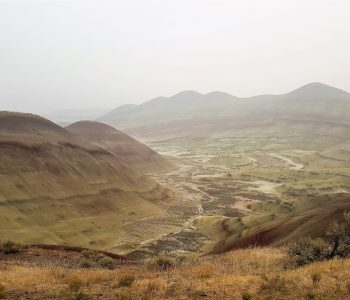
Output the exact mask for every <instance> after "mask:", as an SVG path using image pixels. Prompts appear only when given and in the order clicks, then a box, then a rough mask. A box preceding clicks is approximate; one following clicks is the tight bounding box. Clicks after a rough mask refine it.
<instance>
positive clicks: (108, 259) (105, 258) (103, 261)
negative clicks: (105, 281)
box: [97, 256, 115, 269]
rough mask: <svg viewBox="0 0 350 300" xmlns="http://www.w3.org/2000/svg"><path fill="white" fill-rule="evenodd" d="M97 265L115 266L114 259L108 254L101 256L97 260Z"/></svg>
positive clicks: (111, 267) (110, 267) (109, 267)
mask: <svg viewBox="0 0 350 300" xmlns="http://www.w3.org/2000/svg"><path fill="white" fill-rule="evenodd" d="M97 263H98V265H99V266H101V267H103V268H108V269H113V268H114V267H115V264H114V259H113V258H111V257H109V256H103V257H101V258H100V259H99V260H98V261H97Z"/></svg>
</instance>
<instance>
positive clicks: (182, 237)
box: [113, 136, 350, 257]
mask: <svg viewBox="0 0 350 300" xmlns="http://www.w3.org/2000/svg"><path fill="white" fill-rule="evenodd" d="M343 142H344V141H341V140H338V139H336V138H330V137H319V136H317V137H304V136H296V137H284V138H282V137H279V138H274V137H265V138H263V137H259V138H257V137H251V138H248V137H242V138H223V139H208V140H192V141H191V140H189V141H184V142H181V141H176V142H172V143H171V142H169V143H156V144H154V145H153V147H154V148H155V149H156V150H157V151H159V152H160V153H162V154H164V155H168V157H169V158H170V159H172V160H173V162H174V163H175V164H176V165H177V166H178V168H177V169H175V170H172V171H170V172H166V173H162V174H153V175H152V176H153V178H155V179H156V180H157V181H158V182H160V183H161V184H162V185H164V186H166V187H167V188H169V189H171V190H172V191H173V193H174V195H175V196H176V197H175V198H176V200H174V201H172V202H170V203H167V204H166V207H165V209H164V212H163V213H162V214H158V215H156V216H154V217H150V218H147V219H146V220H140V221H137V222H135V223H133V224H128V226H127V233H126V234H125V236H123V238H122V239H121V240H120V242H119V244H118V245H116V247H115V248H114V249H113V250H114V251H116V252H118V253H122V254H128V255H129V256H130V257H145V256H149V255H154V254H155V255H158V254H161V253H165V254H167V255H172V256H178V255H187V256H198V255H201V254H204V253H209V252H215V253H218V252H221V251H226V250H229V249H235V248H239V247H242V246H243V247H246V246H249V245H252V244H254V245H256V244H258V245H267V244H271V243H272V244H273V245H283V244H284V243H285V242H286V241H289V240H291V239H293V238H294V239H297V238H299V237H301V236H303V235H309V234H310V228H311V229H312V228H313V226H314V224H316V223H318V225H319V226H318V227H317V228H320V227H322V226H324V228H326V227H327V224H326V222H327V220H329V219H328V215H327V214H333V218H334V217H336V215H341V213H342V212H341V211H342V210H347V209H349V208H350V204H347V203H348V202H349V201H347V197H349V191H350V158H349V157H350V152H348V149H347V146H346V145H345V146H344V143H343ZM337 145H340V146H337ZM343 148H344V149H343ZM347 153H348V154H349V155H345V154H347ZM301 225H302V226H301ZM321 225H322V226H321ZM315 228H316V227H315ZM312 231H314V232H312V233H314V234H316V235H317V234H319V232H317V230H313V229H312ZM264 235H268V238H265V237H264ZM257 236H259V237H260V238H259V240H258V239H257Z"/></svg>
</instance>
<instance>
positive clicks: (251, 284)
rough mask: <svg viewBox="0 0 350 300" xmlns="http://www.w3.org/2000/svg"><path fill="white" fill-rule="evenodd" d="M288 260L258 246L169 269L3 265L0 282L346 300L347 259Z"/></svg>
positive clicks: (33, 292) (166, 294) (53, 292)
mask: <svg viewBox="0 0 350 300" xmlns="http://www.w3.org/2000/svg"><path fill="white" fill-rule="evenodd" d="M288 261H289V258H288V256H287V254H286V253H285V252H284V251H283V250H280V249H273V248H257V249H247V250H239V251H235V252H231V253H227V254H224V255H220V256H219V255H218V256H214V257H206V258H202V259H200V260H198V261H196V262H185V263H183V264H182V265H181V266H174V267H172V268H170V269H168V270H159V269H150V268H146V266H145V265H134V266H121V267H120V268H119V269H116V270H106V269H87V270H86V269H77V268H62V267H57V266H46V267H42V266H37V267H35V266H29V265H28V266H26V265H11V264H8V265H5V267H4V268H3V269H2V270H1V271H0V284H1V285H3V286H4V288H5V293H6V295H7V297H8V298H9V299H16V297H18V296H19V295H28V296H29V298H30V297H33V298H34V296H35V297H39V299H40V297H41V298H43V299H48V298H49V299H75V298H77V297H78V296H79V297H90V299H97V298H100V299H124V300H125V299H201V298H205V299H243V296H244V297H248V296H250V297H251V299H346V298H347V297H349V296H350V290H349V287H350V285H349V284H350V272H349V271H348V270H349V269H350V260H349V259H347V260H333V261H328V262H320V263H314V264H311V265H308V266H305V267H302V268H293V267H291V266H289V267H288ZM315 274H317V276H315ZM126 277H132V278H134V280H133V281H132V282H131V283H130V285H126V286H121V285H119V284H118V283H119V282H120V280H122V279H123V278H126ZM315 278H317V280H316V282H315ZM76 282H78V283H79V286H78V287H76V289H75V290H74V293H73V292H72V289H71V287H72V286H73V287H74V286H75V283H76ZM80 283H81V286H80ZM77 295H78V296H77ZM247 295H248V296H247ZM312 297H314V298H312ZM30 299H31V298H30ZM244 299H247V298H244Z"/></svg>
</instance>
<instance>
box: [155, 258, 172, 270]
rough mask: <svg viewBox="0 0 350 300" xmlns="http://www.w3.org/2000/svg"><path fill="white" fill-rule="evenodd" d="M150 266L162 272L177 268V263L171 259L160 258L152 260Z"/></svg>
mask: <svg viewBox="0 0 350 300" xmlns="http://www.w3.org/2000/svg"><path fill="white" fill-rule="evenodd" d="M150 265H151V266H152V267H155V268H157V269H160V270H169V269H170V268H172V267H174V266H175V262H174V260H173V259H172V258H170V257H166V256H159V257H157V258H155V259H154V260H152V261H151V264H150Z"/></svg>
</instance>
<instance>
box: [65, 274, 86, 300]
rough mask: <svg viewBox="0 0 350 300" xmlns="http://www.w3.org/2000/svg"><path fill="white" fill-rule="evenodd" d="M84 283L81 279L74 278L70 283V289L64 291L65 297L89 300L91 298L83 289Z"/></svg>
mask: <svg viewBox="0 0 350 300" xmlns="http://www.w3.org/2000/svg"><path fill="white" fill-rule="evenodd" d="M83 285H84V282H83V281H82V280H81V279H79V278H72V279H70V280H69V282H68V288H67V290H66V291H64V293H63V294H64V295H65V296H66V297H68V298H71V299H74V300H88V299H89V296H88V295H87V294H85V293H84V292H83V291H82V290H81V289H82V287H83Z"/></svg>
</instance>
